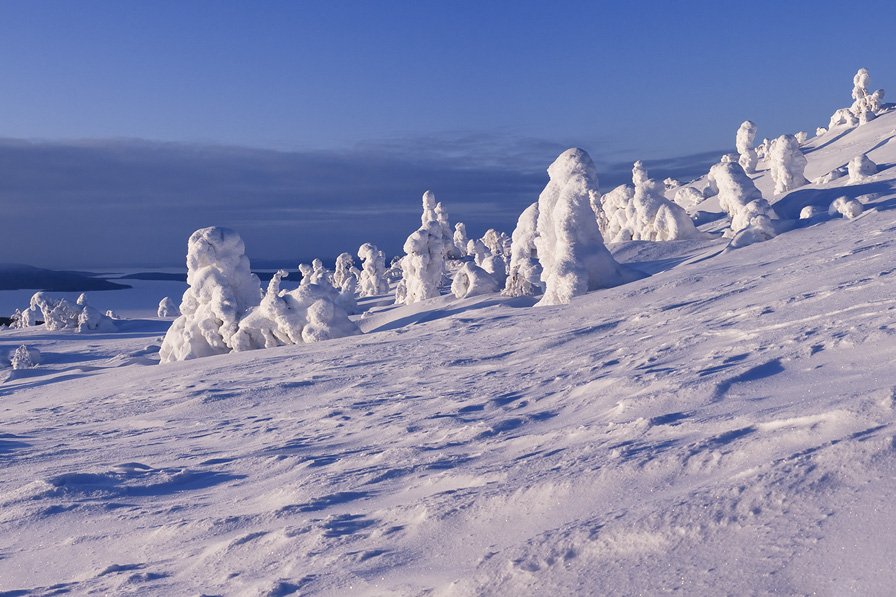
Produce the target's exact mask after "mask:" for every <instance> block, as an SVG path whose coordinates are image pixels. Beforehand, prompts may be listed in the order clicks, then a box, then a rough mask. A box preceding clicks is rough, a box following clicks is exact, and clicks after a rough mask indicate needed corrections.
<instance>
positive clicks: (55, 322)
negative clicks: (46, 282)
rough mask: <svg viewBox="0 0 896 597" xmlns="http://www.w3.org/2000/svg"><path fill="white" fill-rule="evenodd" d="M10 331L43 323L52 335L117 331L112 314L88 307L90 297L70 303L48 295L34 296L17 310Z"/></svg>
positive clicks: (13, 315)
mask: <svg viewBox="0 0 896 597" xmlns="http://www.w3.org/2000/svg"><path fill="white" fill-rule="evenodd" d="M10 319H11V320H12V324H11V327H13V328H27V327H31V326H34V325H38V324H39V323H42V324H43V325H44V327H45V328H46V329H48V330H51V331H57V330H65V329H73V330H76V331H78V332H82V333H83V332H115V331H117V330H118V325H117V324H116V322H115V320H116V319H117V318H116V317H115V314H114V313H112V311H106V313H105V314H104V313H101V312H100V311H99V310H97V309H96V308H94V307H93V306H91V305H90V304H88V302H87V295H86V294H84V293H81V295H80V296H79V297H78V298H77V300H76V301H75V304H72V303H70V302H69V301H67V300H66V299H64V298H58V299H57V298H53V297H51V296H50V295H49V294H47V293H46V292H43V291H40V292H35V293H34V295H32V297H31V300H30V301H29V304H28V307H27V308H25V309H16V312H15V313H13V314H12V317H11V318H10Z"/></svg>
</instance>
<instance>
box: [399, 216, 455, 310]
mask: <svg viewBox="0 0 896 597" xmlns="http://www.w3.org/2000/svg"><path fill="white" fill-rule="evenodd" d="M404 252H405V256H404V257H403V258H402V260H401V272H402V282H403V284H401V286H402V287H403V288H402V289H401V290H396V297H395V298H396V302H403V303H404V304H407V305H410V304H413V303H416V302H419V301H423V300H426V299H429V298H433V297H436V296H439V284H440V283H441V281H442V273H443V272H444V270H445V246H444V241H443V237H442V228H441V226H440V225H439V223H438V222H437V221H435V220H433V221H431V222H429V223H427V224H426V225H424V226H421V227H420V228H419V229H418V230H416V231H415V232H413V233H412V234H411V235H410V236H409V237H408V239H407V240H406V241H405V243H404ZM399 299H403V300H399Z"/></svg>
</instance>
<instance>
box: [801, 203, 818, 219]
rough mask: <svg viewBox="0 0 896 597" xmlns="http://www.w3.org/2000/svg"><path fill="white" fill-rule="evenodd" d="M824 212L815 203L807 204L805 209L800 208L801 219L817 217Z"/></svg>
mask: <svg viewBox="0 0 896 597" xmlns="http://www.w3.org/2000/svg"><path fill="white" fill-rule="evenodd" d="M821 214H822V211H821V210H820V209H818V208H817V207H815V206H814V205H807V206H806V207H804V208H803V209H801V210H800V219H801V220H811V219H812V218H817V217H818V216H820V215H821Z"/></svg>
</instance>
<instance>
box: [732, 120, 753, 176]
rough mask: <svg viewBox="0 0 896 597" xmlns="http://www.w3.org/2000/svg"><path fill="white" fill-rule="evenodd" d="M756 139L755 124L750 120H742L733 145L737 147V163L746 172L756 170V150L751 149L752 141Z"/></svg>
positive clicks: (750, 172) (749, 172) (751, 172)
mask: <svg viewBox="0 0 896 597" xmlns="http://www.w3.org/2000/svg"><path fill="white" fill-rule="evenodd" d="M755 140H756V125H755V124H754V123H753V122H752V121H750V120H744V121H743V122H742V123H741V124H740V128H738V129H737V135H736V137H735V146H736V147H737V153H738V155H739V157H738V160H737V161H738V163H739V164H740V165H741V167H742V168H743V169H744V171H745V172H746V173H747V174H753V173H754V172H756V162H757V161H758V157H757V155H756V150H755V149H753V142H754V141H755Z"/></svg>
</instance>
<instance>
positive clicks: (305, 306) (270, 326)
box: [231, 270, 359, 351]
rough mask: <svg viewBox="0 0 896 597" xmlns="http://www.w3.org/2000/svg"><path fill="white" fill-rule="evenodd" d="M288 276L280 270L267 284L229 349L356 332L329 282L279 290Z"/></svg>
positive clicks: (310, 339) (240, 324)
mask: <svg viewBox="0 0 896 597" xmlns="http://www.w3.org/2000/svg"><path fill="white" fill-rule="evenodd" d="M287 275H288V272H286V271H285V270H280V271H279V272H277V273H276V274H274V276H273V277H272V278H271V281H270V282H269V283H268V289H267V292H265V295H264V298H263V299H262V300H261V303H260V304H259V305H258V306H257V307H255V308H254V309H251V310H250V311H249V312H248V313H247V314H246V315H245V316H244V317H243V318H242V319H241V320H240V322H239V329H238V330H237V332H236V333H235V334H234V336H233V339H232V343H231V348H233V350H235V351H243V350H257V349H260V348H272V347H275V346H285V345H288V344H301V343H303V342H317V341H320V340H328V339H332V338H339V337H342V336H350V335H353V334H357V333H359V331H358V327H357V326H356V325H355V324H354V323H352V322H351V320H349V318H348V314H347V313H346V311H345V310H344V309H343V308H342V307H340V306H339V304H338V302H339V297H340V293H339V292H338V291H337V290H336V289H335V288H333V286H332V285H329V284H321V285H319V284H310V283H309V284H304V285H300V286H299V287H298V288H296V289H295V290H293V291H290V292H286V291H281V290H280V283H281V280H282V279H283V278H284V277H286V276H287Z"/></svg>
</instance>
